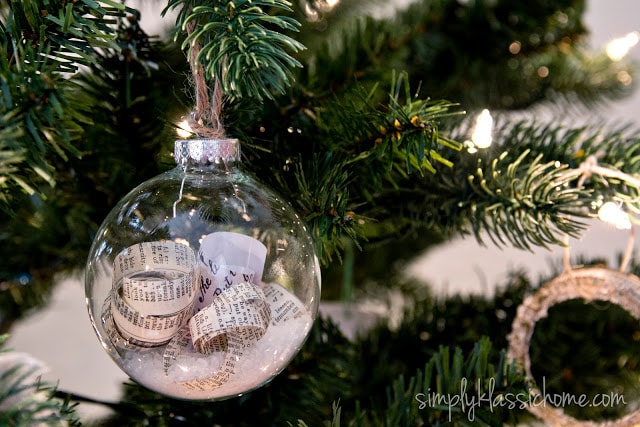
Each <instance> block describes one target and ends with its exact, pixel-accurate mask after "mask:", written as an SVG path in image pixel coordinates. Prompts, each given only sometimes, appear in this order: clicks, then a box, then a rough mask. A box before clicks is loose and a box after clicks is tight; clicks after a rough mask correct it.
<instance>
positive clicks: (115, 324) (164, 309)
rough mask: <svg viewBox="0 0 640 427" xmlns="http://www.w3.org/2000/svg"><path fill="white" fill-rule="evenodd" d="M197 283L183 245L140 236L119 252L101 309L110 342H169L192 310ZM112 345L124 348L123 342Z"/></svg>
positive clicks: (193, 261) (189, 253)
mask: <svg viewBox="0 0 640 427" xmlns="http://www.w3.org/2000/svg"><path fill="white" fill-rule="evenodd" d="M197 283H198V280H197V270H196V257H195V253H194V252H193V250H192V249H191V248H190V247H189V246H187V245H184V244H181V243H177V242H172V241H160V242H143V243H138V244H135V245H132V246H129V247H128V248H126V249H125V250H123V251H122V252H120V253H119V254H118V255H117V256H116V258H115V260H114V264H113V282H112V289H111V292H110V294H109V297H108V298H107V299H108V301H109V303H108V304H106V303H105V306H103V315H102V318H103V323H104V324H105V329H106V330H107V334H108V335H109V337H110V339H111V340H112V342H113V341H121V340H124V341H125V342H129V343H131V344H132V345H134V346H139V347H152V346H159V345H163V344H166V343H167V342H169V340H170V339H171V338H172V337H173V336H174V335H175V334H177V333H178V331H179V330H180V328H181V327H182V326H184V325H185V324H186V322H187V321H188V320H189V318H190V317H191V315H192V314H193V305H194V301H195V297H196V287H197ZM114 344H116V343H115V342H114ZM116 346H117V347H119V348H128V345H127V344H125V343H123V342H119V344H116Z"/></svg>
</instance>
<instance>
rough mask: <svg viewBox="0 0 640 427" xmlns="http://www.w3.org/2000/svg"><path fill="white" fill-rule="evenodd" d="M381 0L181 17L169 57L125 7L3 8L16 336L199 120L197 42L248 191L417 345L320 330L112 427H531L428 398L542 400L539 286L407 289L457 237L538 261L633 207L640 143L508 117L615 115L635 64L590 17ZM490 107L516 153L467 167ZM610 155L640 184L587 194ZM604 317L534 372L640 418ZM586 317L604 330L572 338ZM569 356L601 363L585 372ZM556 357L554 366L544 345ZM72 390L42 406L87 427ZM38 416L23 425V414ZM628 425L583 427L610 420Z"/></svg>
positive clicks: (622, 133)
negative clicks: (623, 406)
mask: <svg viewBox="0 0 640 427" xmlns="http://www.w3.org/2000/svg"><path fill="white" fill-rule="evenodd" d="M362 3H363V2H358V1H342V2H339V3H338V4H337V5H335V6H334V7H333V8H329V7H327V4H326V3H325V2H322V1H320V2H313V3H309V4H302V5H299V4H295V5H294V4H290V3H288V2H286V1H284V0H268V1H267V0H265V1H242V0H240V1H235V2H234V1H228V0H221V1H215V2H211V1H204V0H169V1H168V2H167V4H166V5H163V6H165V12H169V11H172V10H174V9H175V10H176V11H177V12H178V13H177V15H176V16H177V18H176V19H177V22H176V29H177V31H176V32H175V33H174V34H173V36H174V41H173V42H168V43H163V42H161V41H159V40H158V39H154V38H152V37H149V36H148V35H147V34H145V33H144V31H143V30H142V29H141V28H140V26H139V14H138V13H137V12H136V11H135V10H133V9H131V8H128V7H125V6H124V5H123V4H122V3H120V2H117V1H114V0H101V1H93V0H79V1H75V2H66V1H51V0H49V1H44V0H27V1H11V2H9V3H7V4H3V5H1V6H0V43H1V44H2V48H3V55H1V56H0V208H1V209H2V210H3V211H4V212H5V215H4V216H3V217H2V218H1V219H0V223H1V226H0V243H1V244H0V259H2V260H3V263H2V266H1V267H0V329H1V330H2V331H4V332H6V331H10V326H11V324H12V323H13V322H14V321H15V320H17V319H19V318H20V317H21V316H24V315H25V314H28V313H29V312H30V310H33V309H34V308H39V307H41V306H42V305H44V304H46V302H47V296H48V293H49V291H50V288H51V286H53V284H54V278H55V274H56V273H59V272H71V271H74V270H77V269H78V268H81V267H82V266H83V265H84V262H85V258H86V253H87V250H88V247H89V245H90V242H91V240H92V238H93V233H95V230H96V229H97V226H98V224H99V223H100V222H101V221H102V219H103V218H104V217H105V216H106V214H107V212H108V211H109V210H110V209H111V207H112V206H113V204H114V203H115V202H116V201H117V200H118V199H119V198H120V197H121V196H122V195H123V194H125V193H127V192H128V191H129V189H131V188H133V187H134V186H135V185H137V184H138V183H140V182H141V181H143V180H145V179H147V178H149V177H151V176H154V175H156V174H158V173H159V172H160V171H162V170H166V169H167V168H170V167H172V159H171V158H170V155H169V154H168V153H170V152H171V151H172V143H173V141H172V140H173V136H172V135H173V133H174V131H175V129H174V128H175V126H176V124H177V122H178V121H179V120H180V118H181V117H183V116H184V115H186V114H188V113H189V110H190V108H191V104H192V100H191V95H190V93H191V88H186V86H187V85H186V84H185V81H186V80H187V78H186V77H185V75H186V74H187V69H188V62H187V60H186V58H185V51H186V53H187V55H188V54H189V50H190V49H192V48H193V43H194V42H198V43H199V44H200V47H201V50H200V53H199V55H198V57H197V60H198V61H200V63H202V64H203V66H204V67H205V72H206V77H207V78H208V79H209V80H210V81H211V80H213V79H214V78H217V79H219V81H220V82H221V84H222V86H223V91H224V92H225V95H226V97H225V103H224V109H223V114H224V123H225V127H226V132H227V134H228V135H231V136H234V137H238V138H240V139H241V141H242V142H243V155H244V156H245V158H246V160H248V163H249V164H251V166H252V172H253V173H255V174H256V175H257V176H258V177H259V178H260V179H261V180H262V181H264V182H266V183H267V184H268V185H270V186H271V187H273V188H275V189H276V190H278V191H279V192H280V193H282V194H287V195H289V196H290V200H291V203H292V204H293V205H294V207H295V209H296V210H297V211H298V212H299V213H300V215H301V217H302V218H304V219H305V221H306V222H307V224H308V226H309V229H310V230H311V232H312V234H313V237H314V239H315V242H316V245H317V252H318V255H319V256H320V257H321V259H322V261H323V279H324V280H323V298H337V297H338V296H340V295H342V296H345V295H347V296H349V298H358V297H361V296H363V295H367V294H368V292H371V289H374V291H373V292H374V294H375V295H380V294H382V295H385V294H384V292H386V291H385V289H395V290H400V291H402V292H403V294H404V295H405V301H406V305H407V306H406V307H405V308H406V312H405V313H404V316H403V318H402V322H401V323H400V325H399V326H397V327H390V326H389V324H388V323H382V324H380V325H378V326H377V327H376V328H374V329H373V330H372V331H370V332H369V333H367V334H365V335H363V336H360V337H359V338H357V339H355V340H348V339H346V338H345V337H344V336H343V335H342V334H341V333H340V331H339V330H338V329H337V327H336V325H334V324H333V323H331V322H330V321H329V320H327V319H319V320H318V321H317V323H316V325H315V326H314V329H313V331H312V334H311V336H310V337H309V339H308V341H307V343H306V344H305V347H304V348H303V350H302V351H301V353H300V354H299V355H298V356H297V357H296V359H295V360H294V361H293V363H292V364H291V365H290V366H289V367H288V368H287V370H286V371H285V372H283V374H281V375H280V376H278V377H277V378H276V379H274V380H273V381H272V382H271V383H269V384H267V385H266V386H264V387H262V388H260V389H258V390H256V391H254V392H252V393H249V394H247V395H245V396H242V397H240V398H238V399H232V400H229V401H225V402H217V403H213V404H212V403H193V402H181V401H175V400H172V399H168V398H165V397H162V396H159V395H156V394H154V393H152V392H150V391H148V390H146V389H144V388H142V387H140V386H138V385H135V384H129V385H127V386H126V388H125V395H124V397H123V399H122V401H121V402H117V403H113V402H111V403H105V404H107V406H109V407H111V408H112V409H114V411H115V413H114V415H113V416H112V417H110V418H109V419H107V420H102V421H101V422H100V425H114V426H115V425H122V424H124V423H126V424H127V425H158V426H164V425H167V426H168V425H211V424H214V423H215V424H216V425H225V426H243V425H274V426H275V425H297V426H303V425H308V426H316V425H331V426H339V425H349V426H351V425H353V426H374V425H375V426H402V425H406V426H413V425H447V424H449V423H450V422H451V423H452V424H455V425H468V424H474V423H475V424H481V425H496V426H497V425H502V424H503V423H508V422H513V421H516V420H520V421H521V420H523V419H524V420H527V419H528V418H527V417H528V415H527V413H526V412H525V411H523V410H522V409H523V408H516V409H517V410H514V408H509V407H506V406H503V407H500V408H491V409H489V408H488V407H487V406H481V407H478V408H476V410H475V413H474V418H473V420H471V419H470V418H469V416H470V414H469V408H467V409H466V411H465V409H463V407H462V405H461V404H457V405H454V407H453V409H452V412H451V416H452V418H451V420H449V418H448V417H449V411H448V409H449V408H448V407H447V408H445V407H442V406H440V407H431V406H429V405H420V402H419V401H417V400H416V396H417V395H418V394H419V393H427V391H428V390H431V391H434V392H437V393H441V394H442V393H456V392H458V391H459V387H460V383H461V381H462V378H465V379H466V380H467V381H468V384H469V385H470V386H472V385H473V386H474V387H475V386H476V385H478V386H479V387H481V388H482V387H484V388H483V389H482V390H484V391H486V387H488V385H489V384H494V385H495V387H496V388H495V391H494V392H495V393H498V392H501V393H514V394H516V393H527V392H528V390H529V386H530V384H528V383H527V382H526V380H525V378H524V376H523V372H521V371H520V370H519V368H518V367H517V366H515V365H513V364H512V363H510V361H508V360H506V359H505V356H504V352H503V350H504V349H505V348H506V345H507V342H506V336H507V334H508V333H509V329H510V325H511V320H512V319H513V316H514V315H515V310H516V308H517V306H518V304H519V303H520V302H521V301H522V299H523V297H524V295H525V294H526V293H527V292H531V291H532V290H533V289H535V287H536V286H537V284H535V283H531V282H530V281H529V279H528V278H526V277H524V276H523V275H519V274H514V275H513V277H511V278H510V281H509V283H508V284H507V285H506V286H505V287H504V290H500V291H498V293H497V294H496V295H495V297H492V298H481V297H470V298H467V299H464V298H461V297H452V298H448V299H444V300H442V299H437V298H435V297H434V296H432V295H430V294H429V293H428V292H425V291H424V290H423V289H421V287H420V286H417V285H416V284H413V283H406V281H405V280H404V279H402V278H401V277H400V276H401V275H400V271H401V269H402V266H403V265H404V263H406V262H407V261H408V260H409V259H410V257H411V256H412V255H414V254H416V253H419V252H420V251H421V250H424V249H425V248H427V247H430V246H432V245H435V244H437V243H439V242H441V241H443V240H445V239H447V238H449V237H451V236H452V235H454V234H456V233H460V234H474V235H475V236H476V238H478V239H480V238H481V236H483V235H488V236H489V238H490V239H491V240H492V243H493V244H496V245H500V246H506V245H511V246H516V247H519V248H523V249H528V248H531V247H534V246H550V245H557V244H560V243H561V241H562V237H563V236H564V235H565V234H569V235H572V236H578V235H579V234H580V233H581V232H582V231H584V228H585V220H586V219H587V218H589V217H593V216H594V215H595V209H594V206H596V205H598V204H599V203H600V202H602V201H603V200H605V199H609V198H611V197H615V198H617V199H619V200H621V201H622V202H623V203H624V204H625V206H626V207H627V208H628V209H629V210H631V211H633V212H638V211H639V210H640V206H639V205H638V203H639V202H638V201H639V200H640V199H639V198H638V197H637V196H638V194H637V193H638V192H639V191H640V188H638V185H637V182H636V181H635V178H634V177H636V176H638V174H640V171H638V163H639V162H638V159H640V156H638V153H637V151H638V147H640V143H639V142H640V141H638V138H640V135H639V134H638V133H637V132H636V131H635V130H633V129H627V128H619V129H614V130H611V129H608V128H593V127H570V126H567V125H565V124H560V123H551V124H542V123H536V122H532V121H527V122H525V121H513V120H512V119H511V116H510V115H509V114H508V111H510V110H515V109H522V108H527V107H532V106H537V105H540V104H553V105H554V107H553V108H558V109H576V108H591V107H593V106H597V105H601V104H603V103H605V102H607V101H609V100H615V99H620V98H621V97H623V96H624V95H626V94H628V93H630V91H631V89H632V88H633V87H632V85H629V82H630V81H633V80H634V78H635V76H636V70H635V66H634V64H630V63H629V62H627V61H619V62H614V61H612V60H611V59H609V58H608V57H607V56H606V55H605V54H604V53H600V52H590V51H588V50H587V49H586V47H585V43H584V39H585V37H586V36H587V35H588V34H587V29H586V28H585V27H584V25H583V23H582V15H583V14H584V11H585V2H584V1H581V0H563V1H555V2H550V1H542V0H541V1H537V2H528V1H519V2H513V1H511V0H496V1H492V2H485V1H475V2H459V1H455V0H418V1H416V2H415V3H413V4H411V5H409V6H407V7H406V8H404V9H398V10H396V11H394V12H393V14H392V16H390V17H388V18H385V19H382V18H378V17H376V16H377V15H375V13H374V12H371V14H369V15H366V16H365V15H363V14H362V13H361V12H362V10H363V9H362V6H363V4H362ZM369 6H371V10H374V9H375V8H376V7H381V6H384V4H382V3H380V2H373V3H372V4H371V5H369ZM190 24H193V26H194V31H193V32H191V34H190V35H187V34H186V29H187V26H188V25H190ZM305 48H306V49H305ZM594 76H597V78H594ZM486 107H488V108H493V109H497V110H502V113H498V114H496V115H497V116H498V117H499V122H500V123H502V124H501V125H500V126H499V127H498V128H497V130H496V132H495V135H494V140H496V141H497V142H496V143H495V144H494V146H493V147H491V148H490V149H486V150H481V151H478V152H476V153H471V152H469V150H468V149H467V146H466V145H465V143H464V142H463V141H464V140H465V139H466V138H467V135H468V130H469V126H470V124H469V117H471V116H472V115H473V114H469V115H465V111H468V112H469V113H474V114H475V111H477V110H479V109H481V108H486ZM592 156H595V157H597V159H598V163H599V164H600V165H607V166H609V167H611V168H615V169H618V170H622V171H624V172H625V173H626V174H627V175H628V176H630V177H631V178H632V179H630V180H625V179H620V178H613V179H611V178H606V177H602V176H598V175H597V174H592V175H590V176H588V175H585V170H584V169H582V168H581V165H582V164H583V163H584V162H585V161H586V160H587V159H591V158H593V157H592ZM582 177H584V178H586V179H585V180H584V182H583V183H584V186H579V185H577V183H578V181H579V180H581V178H582ZM581 182H582V181H581ZM378 261H380V262H378ZM381 265H384V266H385V267H384V269H383V268H382V267H381ZM389 266H390V267H389ZM383 270H384V271H383ZM356 283H357V284H359V285H358V286H355V284H356ZM354 288H355V289H354ZM594 306H595V307H599V306H598V305H597V304H596V305H590V306H582V305H580V304H579V302H576V304H575V305H572V306H571V308H570V309H569V310H559V312H556V313H551V315H550V317H549V320H548V322H547V323H544V322H541V325H540V330H541V331H547V332H541V333H540V334H538V333H536V335H535V336H534V343H533V344H532V360H533V363H534V364H536V365H544V367H545V368H547V369H548V370H547V371H544V372H542V371H540V372H538V371H536V373H535V374H536V375H541V376H545V377H547V378H552V377H553V376H554V374H556V373H559V372H561V373H562V374H563V377H562V378H558V377H556V378H553V381H552V382H551V383H550V386H551V387H559V388H560V389H562V390H563V391H566V392H571V391H573V392H576V393H579V392H581V391H583V390H585V389H589V390H595V391H604V390H611V389H612V388H613V387H614V386H624V387H625V389H624V390H625V396H628V397H629V399H631V398H633V397H634V396H635V395H637V390H635V389H634V388H633V387H632V386H631V385H630V384H629V383H628V382H625V381H624V378H629V377H631V378H637V372H638V369H639V366H638V360H637V359H638V358H637V356H636V355H637V354H638V352H637V349H635V347H634V346H635V343H636V342H637V337H638V336H640V334H639V332H638V327H637V324H635V323H637V322H635V323H634V322H633V320H632V319H629V317H628V316H626V317H625V315H624V313H620V312H615V311H614V312H610V311H608V312H607V313H608V314H607V315H606V316H601V315H600V314H599V313H598V311H597V310H593V307H594ZM614 310H615V309H614ZM575 313H580V316H581V317H580V319H581V322H580V324H581V325H582V324H588V325H589V328H591V329H590V330H594V331H598V333H597V334H590V333H584V334H583V333H577V332H576V331H578V330H579V328H578V327H577V326H576V325H574V324H572V323H565V322H570V321H572V317H573V316H575ZM562 325H568V326H567V327H566V329H568V332H567V331H565V330H563V328H564V326H562ZM611 330H615V331H616V332H617V333H618V334H617V335H614V334H607V333H606V331H611ZM487 336H488V337H490V338H487ZM569 338H572V339H575V340H576V341H579V342H581V343H583V345H584V350H583V353H585V354H595V355H597V361H598V363H596V360H592V359H584V360H583V361H582V362H584V363H583V364H582V363H575V361H573V360H571V359H570V358H569V356H570V355H571V353H572V348H571V347H572V346H571V345H567V342H568V340H569ZM558 343H563V345H558ZM550 346H554V348H557V349H558V351H557V352H556V353H554V354H553V355H549V354H547V353H545V352H544V351H539V350H536V349H539V348H549V347H550ZM609 350H610V351H609ZM612 360H613V361H620V360H623V361H624V363H619V364H618V365H619V366H614V365H615V363H611V361H612ZM591 362H593V363H591ZM572 363H575V364H572ZM578 365H580V366H578ZM586 366H588V367H589V368H586ZM574 368H575V372H573V369H574ZM616 368H619V369H620V372H619V373H616V372H615V370H616ZM589 369H590V370H591V371H590V370H589ZM6 375H9V376H10V375H12V373H11V372H9V373H6ZM6 375H5V376H6ZM577 377H579V378H580V380H579V381H575V378H577ZM594 378H599V379H601V380H602V382H601V383H599V384H594V383H593V381H594ZM7 380H8V378H4V379H3V380H2V384H4V383H7ZM636 382H637V381H636ZM9 384H10V382H9ZM482 390H476V389H473V390H472V389H471V388H470V389H469V391H468V392H469V393H471V394H474V393H477V392H479V391H482ZM12 393H13V392H12V391H9V392H8V394H12ZM56 394H57V396H58V397H59V398H60V397H61V398H62V400H61V402H62V403H60V402H59V400H56V399H54V400H47V402H48V403H46V405H50V406H47V407H46V408H47V409H53V410H54V412H55V413H56V414H58V415H59V417H60V419H65V420H69V421H71V422H75V421H76V420H75V416H74V414H73V410H72V408H70V406H69V402H68V400H69V399H70V400H71V401H83V400H85V399H84V398H83V397H82V396H72V395H71V396H69V395H66V394H65V393H64V391H58V392H57V393H56ZM0 403H1V402H0ZM23 409H24V408H23ZM39 410H40V409H39V408H33V410H32V409H25V411H26V412H25V414H26V415H25V417H29V416H36V415H37V413H38V411H39ZM572 410H573V409H572ZM619 410H620V408H617V409H616V410H612V411H610V412H605V413H598V412H597V411H583V412H580V410H576V412H575V413H577V414H578V415H580V416H586V417H589V418H593V417H596V418H597V417H604V418H609V417H612V418H615V417H616V416H618V415H619ZM6 414H9V415H6ZM6 414H3V415H2V416H5V415H6V416H11V417H13V416H15V413H14V412H7V413H6ZM513 417H515V419H514V418H513ZM25 420H27V421H25V422H27V423H28V422H29V421H28V420H29V418H25ZM18 425H19V424H18Z"/></svg>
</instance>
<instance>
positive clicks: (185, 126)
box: [176, 119, 193, 138]
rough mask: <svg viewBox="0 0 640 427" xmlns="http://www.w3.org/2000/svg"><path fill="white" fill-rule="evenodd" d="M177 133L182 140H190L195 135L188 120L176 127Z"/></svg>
mask: <svg viewBox="0 0 640 427" xmlns="http://www.w3.org/2000/svg"><path fill="white" fill-rule="evenodd" d="M176 133H177V134H178V136H179V137H180V138H189V137H190V136H191V135H193V132H192V130H191V127H190V126H189V123H188V122H187V120H186V119H185V120H183V121H181V122H180V123H178V125H177V127H176Z"/></svg>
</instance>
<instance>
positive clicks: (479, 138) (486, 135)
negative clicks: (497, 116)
mask: <svg viewBox="0 0 640 427" xmlns="http://www.w3.org/2000/svg"><path fill="white" fill-rule="evenodd" d="M492 132H493V117H491V113H490V112H489V110H487V109H486V108H485V109H484V110H482V112H481V113H480V114H479V115H478V117H477V118H476V124H475V126H474V128H473V133H472V134H471V140H467V141H465V142H464V144H465V146H466V147H467V150H468V151H469V153H475V152H476V151H477V149H478V148H487V147H489V146H491V143H492V142H493V137H492V136H491V133H492Z"/></svg>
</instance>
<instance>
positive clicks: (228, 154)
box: [174, 139, 240, 166]
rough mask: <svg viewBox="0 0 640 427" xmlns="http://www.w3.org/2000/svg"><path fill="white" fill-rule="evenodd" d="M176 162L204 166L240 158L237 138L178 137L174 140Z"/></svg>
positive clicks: (182, 164)
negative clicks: (178, 138)
mask: <svg viewBox="0 0 640 427" xmlns="http://www.w3.org/2000/svg"><path fill="white" fill-rule="evenodd" d="M174 154H175V159H176V164H178V165H181V166H187V165H199V166H206V165H212V164H220V163H227V162H234V161H239V160H240V142H239V141H238V140H237V139H180V140H177V141H176V142H175V152H174Z"/></svg>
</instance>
